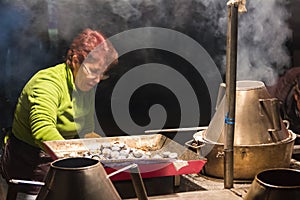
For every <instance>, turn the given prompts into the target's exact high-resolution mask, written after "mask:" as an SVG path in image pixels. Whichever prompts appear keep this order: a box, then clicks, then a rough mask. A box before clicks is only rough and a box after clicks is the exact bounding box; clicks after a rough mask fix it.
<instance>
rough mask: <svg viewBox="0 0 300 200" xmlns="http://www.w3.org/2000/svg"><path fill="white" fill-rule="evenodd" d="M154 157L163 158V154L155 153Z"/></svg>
mask: <svg viewBox="0 0 300 200" xmlns="http://www.w3.org/2000/svg"><path fill="white" fill-rule="evenodd" d="M153 158H155V159H161V158H163V157H162V156H161V155H159V154H155V155H154V156H153Z"/></svg>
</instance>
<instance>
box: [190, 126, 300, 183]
mask: <svg viewBox="0 0 300 200" xmlns="http://www.w3.org/2000/svg"><path fill="white" fill-rule="evenodd" d="M203 135H205V131H202V132H198V133H197V134H195V138H197V139H198V140H199V138H200V136H202V140H201V141H202V142H203V144H204V145H202V147H201V150H199V152H201V155H200V156H204V157H206V158H207V160H208V162H207V163H206V164H205V166H204V167H203V170H202V172H203V173H204V174H205V175H208V176H213V177H216V178H224V144H222V143H217V142H212V141H209V140H206V139H205V136H203ZM196 136H198V137H196ZM295 138H296V134H294V133H293V132H292V131H289V137H288V138H286V139H284V140H282V141H280V142H277V143H267V144H254V145H236V146H234V174H233V177H234V179H238V180H253V178H254V177H255V175H256V174H257V173H258V172H260V171H263V170H266V169H270V168H286V167H289V166H290V161H291V157H292V150H293V145H294V140H295Z"/></svg>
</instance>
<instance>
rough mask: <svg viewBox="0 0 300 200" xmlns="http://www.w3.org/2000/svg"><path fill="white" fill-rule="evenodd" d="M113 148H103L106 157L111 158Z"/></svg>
mask: <svg viewBox="0 0 300 200" xmlns="http://www.w3.org/2000/svg"><path fill="white" fill-rule="evenodd" d="M111 152H112V150H111V149H109V148H105V149H103V150H102V155H103V156H104V157H106V158H109V157H110V154H111Z"/></svg>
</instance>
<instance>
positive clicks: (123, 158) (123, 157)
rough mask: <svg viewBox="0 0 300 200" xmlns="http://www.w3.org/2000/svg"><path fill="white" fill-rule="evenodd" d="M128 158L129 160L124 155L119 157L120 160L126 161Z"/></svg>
mask: <svg viewBox="0 0 300 200" xmlns="http://www.w3.org/2000/svg"><path fill="white" fill-rule="evenodd" d="M126 158H127V157H126V156H122V155H120V156H119V157H118V159H119V160H125V159H126Z"/></svg>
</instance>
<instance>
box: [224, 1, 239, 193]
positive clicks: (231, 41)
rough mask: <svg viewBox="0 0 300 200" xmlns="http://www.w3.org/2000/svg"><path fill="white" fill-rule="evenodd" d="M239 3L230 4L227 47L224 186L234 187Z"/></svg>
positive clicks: (226, 187)
mask: <svg viewBox="0 0 300 200" xmlns="http://www.w3.org/2000/svg"><path fill="white" fill-rule="evenodd" d="M237 29H238V4H237V3H234V4H230V5H228V25H227V39H226V42H227V48H226V108H227V109H228V110H227V112H226V116H225V133H226V134H225V139H224V141H225V142H224V156H225V157H224V187H225V189H229V188H233V173H234V172H233V171H234V170H233V163H234V156H233V144H234V126H235V102H236V67H237V66H236V65H237V34H238V31H237Z"/></svg>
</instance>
